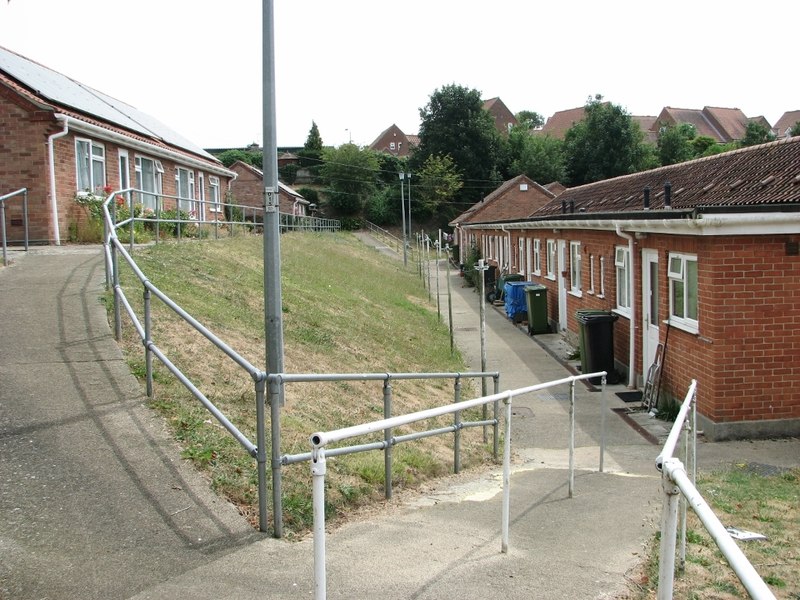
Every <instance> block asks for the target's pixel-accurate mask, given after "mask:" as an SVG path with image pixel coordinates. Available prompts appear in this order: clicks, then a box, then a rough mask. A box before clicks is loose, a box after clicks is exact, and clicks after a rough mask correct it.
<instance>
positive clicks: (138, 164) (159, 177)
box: [133, 155, 164, 211]
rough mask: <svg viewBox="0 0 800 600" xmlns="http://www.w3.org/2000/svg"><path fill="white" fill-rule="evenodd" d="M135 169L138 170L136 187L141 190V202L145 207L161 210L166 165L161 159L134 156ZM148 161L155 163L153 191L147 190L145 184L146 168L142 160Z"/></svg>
mask: <svg viewBox="0 0 800 600" xmlns="http://www.w3.org/2000/svg"><path fill="white" fill-rule="evenodd" d="M133 160H134V165H135V166H134V170H135V172H136V188H137V189H139V190H141V192H140V193H139V198H138V200H139V203H140V204H141V205H142V206H143V207H144V208H149V209H151V210H154V211H155V210H159V209H160V208H161V195H162V194H163V193H164V165H162V164H161V161H160V160H156V159H154V158H150V157H149V156H140V155H135V156H134V159H133ZM143 161H148V162H150V163H152V164H153V181H152V183H153V187H154V190H153V191H152V192H145V185H144V168H143V167H142V162H143Z"/></svg>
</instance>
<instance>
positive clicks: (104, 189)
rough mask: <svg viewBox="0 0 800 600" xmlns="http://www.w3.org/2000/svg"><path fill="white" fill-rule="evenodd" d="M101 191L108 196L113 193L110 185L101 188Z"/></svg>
mask: <svg viewBox="0 0 800 600" xmlns="http://www.w3.org/2000/svg"><path fill="white" fill-rule="evenodd" d="M103 191H104V192H105V193H106V194H110V193H111V192H113V191H114V188H112V187H111V186H110V185H107V186H105V187H104V188H103Z"/></svg>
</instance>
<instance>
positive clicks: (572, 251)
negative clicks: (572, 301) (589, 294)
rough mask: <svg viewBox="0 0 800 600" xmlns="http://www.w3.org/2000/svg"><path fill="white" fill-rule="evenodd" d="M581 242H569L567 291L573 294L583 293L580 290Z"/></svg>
mask: <svg viewBox="0 0 800 600" xmlns="http://www.w3.org/2000/svg"><path fill="white" fill-rule="evenodd" d="M582 262H583V259H582V258H581V243H580V242H570V243H569V291H570V294H572V295H573V296H581V295H583V294H582V292H581V263H582Z"/></svg>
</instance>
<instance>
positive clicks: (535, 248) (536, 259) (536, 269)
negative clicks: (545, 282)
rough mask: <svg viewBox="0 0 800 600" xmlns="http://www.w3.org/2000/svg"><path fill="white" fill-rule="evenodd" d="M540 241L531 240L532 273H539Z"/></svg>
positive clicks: (540, 271)
mask: <svg viewBox="0 0 800 600" xmlns="http://www.w3.org/2000/svg"><path fill="white" fill-rule="evenodd" d="M541 259H542V243H541V240H533V269H532V270H533V274H534V275H541V274H542V268H541V264H542V263H541Z"/></svg>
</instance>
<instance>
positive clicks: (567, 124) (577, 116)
mask: <svg viewBox="0 0 800 600" xmlns="http://www.w3.org/2000/svg"><path fill="white" fill-rule="evenodd" d="M585 115H586V108H585V107H583V106H581V107H579V108H570V109H568V110H560V111H558V112H556V113H553V116H552V117H549V118H548V119H547V122H546V123H545V124H544V126H543V127H542V128H541V129H538V130H537V131H536V134H537V135H549V136H550V137H552V138H556V139H559V140H563V139H564V136H565V135H566V133H567V131H568V130H569V129H570V128H571V127H572V126H573V125H575V123H580V122H581V121H583V118H584V116H585Z"/></svg>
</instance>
